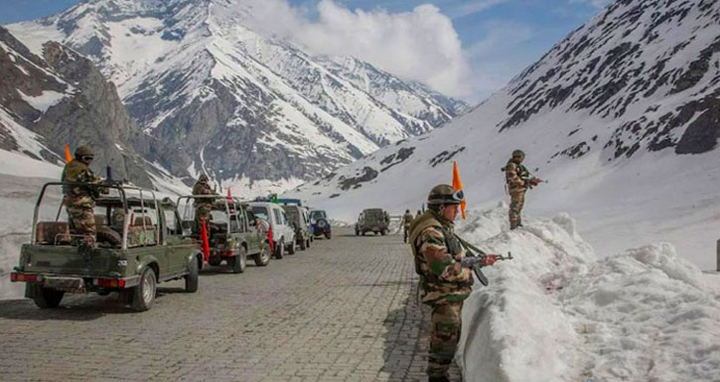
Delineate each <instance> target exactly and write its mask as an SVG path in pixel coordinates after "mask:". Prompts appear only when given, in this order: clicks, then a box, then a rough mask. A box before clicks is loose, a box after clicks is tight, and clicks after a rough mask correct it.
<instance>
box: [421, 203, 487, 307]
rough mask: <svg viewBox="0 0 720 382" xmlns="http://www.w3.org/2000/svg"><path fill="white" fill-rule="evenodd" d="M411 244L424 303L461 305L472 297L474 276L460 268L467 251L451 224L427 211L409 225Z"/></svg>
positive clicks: (467, 270)
mask: <svg viewBox="0 0 720 382" xmlns="http://www.w3.org/2000/svg"><path fill="white" fill-rule="evenodd" d="M410 243H411V246H412V252H413V256H414V258H415V271H416V272H417V273H418V275H419V276H420V283H421V285H422V288H423V297H422V300H423V302H424V303H426V304H429V305H439V304H443V303H448V302H458V301H463V300H465V299H466V298H467V297H468V296H469V295H470V292H471V291H472V283H473V276H472V273H471V271H470V270H469V269H466V268H462V267H461V266H460V261H462V259H463V258H464V257H465V249H464V248H463V247H462V245H461V244H460V242H459V241H458V240H457V238H456V237H455V233H454V229H453V224H452V222H449V221H447V220H446V219H443V218H442V217H440V216H438V215H437V214H435V213H434V212H432V211H427V212H425V213H424V214H422V215H420V217H418V218H417V219H415V220H414V221H413V222H412V224H411V225H410Z"/></svg>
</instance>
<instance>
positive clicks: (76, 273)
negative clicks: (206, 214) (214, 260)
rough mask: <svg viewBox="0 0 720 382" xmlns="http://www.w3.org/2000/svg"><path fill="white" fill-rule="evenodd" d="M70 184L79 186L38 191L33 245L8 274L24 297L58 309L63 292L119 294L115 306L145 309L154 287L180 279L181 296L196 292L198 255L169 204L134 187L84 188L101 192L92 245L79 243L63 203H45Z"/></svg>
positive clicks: (25, 247) (24, 249) (51, 185)
mask: <svg viewBox="0 0 720 382" xmlns="http://www.w3.org/2000/svg"><path fill="white" fill-rule="evenodd" d="M72 185H78V184H72V183H47V184H45V185H44V186H43V188H42V191H41V192H40V196H39V197H38V200H37V203H36V205H35V212H34V215H33V230H32V238H31V242H30V244H25V245H23V246H22V249H21V253H20V261H19V265H18V266H17V267H16V268H15V270H14V272H12V273H11V280H12V281H13V282H26V283H27V287H26V297H30V298H32V299H33V300H34V301H35V304H36V305H37V306H38V307H40V308H56V307H57V306H58V305H59V304H60V301H61V300H62V298H63V296H64V294H65V293H67V292H70V293H88V292H97V293H98V294H101V295H107V294H109V293H110V292H113V291H117V292H119V293H120V297H121V301H124V302H125V303H128V304H130V305H131V306H132V308H133V309H134V310H136V311H145V310H148V309H150V307H151V306H152V304H153V301H154V300H155V295H156V289H157V284H158V283H160V282H164V281H169V280H174V279H182V278H184V279H185V290H186V291H187V292H195V291H197V289H198V270H199V265H200V262H201V260H202V257H201V253H200V252H199V251H198V249H197V245H196V244H195V243H194V242H193V240H191V239H189V238H185V237H183V232H182V226H181V224H180V216H179V214H178V212H177V208H176V205H175V203H173V202H172V201H171V200H170V199H167V198H166V199H163V200H161V201H158V200H157V198H156V196H155V194H154V193H153V192H152V191H148V190H142V189H139V188H135V187H130V186H123V185H102V186H91V185H86V184H83V185H82V186H84V187H99V188H100V187H102V188H103V189H104V190H107V192H106V195H102V196H100V197H99V198H97V200H96V207H95V224H96V229H97V239H96V242H95V244H94V245H84V244H80V242H81V241H82V240H83V237H82V235H80V236H79V237H78V236H77V235H71V234H70V229H69V224H68V222H67V219H66V216H67V214H66V213H63V211H62V210H63V209H64V205H63V203H60V205H59V206H58V207H57V208H52V210H50V211H49V210H48V206H47V205H44V204H43V200H44V199H43V197H44V196H45V195H46V194H47V193H48V189H49V188H60V187H68V186H72ZM97 194H98V195H99V194H100V193H99V192H98V193H97ZM48 199H49V200H50V198H48ZM48 203H50V202H48ZM55 211H56V212H55ZM41 218H42V219H43V220H42V221H41ZM73 236H75V237H73ZM76 244H77V245H76Z"/></svg>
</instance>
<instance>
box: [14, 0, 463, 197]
mask: <svg viewBox="0 0 720 382" xmlns="http://www.w3.org/2000/svg"><path fill="white" fill-rule="evenodd" d="M255 5H256V4H255V0H168V1H158V0H122V1H121V0H89V1H86V2H83V3H80V4H79V5H77V6H75V7H73V8H71V9H69V10H67V11H65V12H63V13H61V14H59V15H56V16H53V17H50V18H46V19H42V20H37V21H32V22H26V23H20V24H14V25H9V26H8V28H9V29H10V30H11V31H13V32H14V33H15V34H16V35H17V36H18V37H19V38H20V39H21V40H22V41H24V42H26V43H27V44H29V45H30V46H31V48H32V49H34V50H37V49H38V48H39V46H40V44H41V43H43V42H44V41H47V40H56V41H60V42H62V43H63V44H65V45H68V46H70V47H72V48H73V49H75V50H77V51H78V52H80V53H81V54H83V55H86V56H87V57H90V58H91V59H92V60H94V61H95V63H96V64H97V65H98V66H99V67H100V68H101V69H102V71H103V73H104V74H105V75H106V76H107V77H109V78H110V79H111V80H112V81H113V82H114V83H115V84H116V85H117V86H118V90H119V92H120V94H121V96H122V98H123V101H124V102H125V104H126V105H127V107H128V110H129V111H130V114H131V115H132V116H133V117H134V118H135V119H136V120H137V121H138V123H139V125H140V127H141V128H142V129H143V130H144V131H145V132H146V133H148V134H150V135H151V136H152V137H154V138H156V139H157V140H158V141H159V142H162V144H161V145H153V146H152V147H151V153H150V159H151V160H153V161H156V162H157V163H159V164H160V165H162V166H164V167H165V168H167V169H168V171H170V172H171V173H172V174H173V175H176V176H179V177H183V176H195V175H196V174H197V172H199V171H207V172H210V173H211V175H213V176H214V177H215V178H216V179H218V180H221V181H224V182H225V185H227V184H228V183H230V184H236V185H244V186H249V185H252V184H254V183H258V184H265V185H267V186H273V185H274V186H275V187H283V186H284V185H287V184H298V183H299V182H300V181H301V180H303V179H311V178H313V177H317V176H322V175H326V174H327V173H329V172H330V171H331V170H332V169H334V168H336V167H338V166H339V165H342V164H347V163H350V162H352V161H353V160H355V159H357V158H360V157H361V156H363V155H366V154H368V153H371V152H373V151H375V150H376V149H378V148H379V147H382V146H385V145H387V144H390V143H394V142H396V141H399V140H401V139H405V138H407V137H411V136H414V135H419V134H422V133H426V132H428V131H431V130H432V129H433V128H435V127H438V126H440V125H441V124H443V123H445V122H447V121H449V120H450V119H452V118H453V117H455V116H456V115H458V114H459V113H461V112H463V111H464V109H465V104H463V103H462V102H459V101H455V100H453V99H450V98H447V97H444V96H442V95H440V94H438V93H436V92H433V91H431V90H430V89H428V88H427V87H425V86H422V85H420V84H417V83H411V82H406V81H402V80H400V79H398V78H396V77H394V76H393V75H391V74H389V73H386V72H383V71H381V70H379V69H377V68H375V67H373V66H372V65H370V64H367V63H364V62H360V61H358V60H356V59H353V58H342V57H315V56H312V55H310V54H308V53H306V52H304V51H303V49H302V47H300V46H298V45H296V44H294V43H292V42H290V41H287V40H286V39H280V38H277V37H274V36H269V35H267V33H259V32H257V31H256V30H255V29H254V28H253V26H254V25H256V24H257V20H255V19H254V17H255V16H254V13H253V12H254V6H255ZM263 182H264V183H263ZM271 188H272V187H271ZM238 191H239V190H238Z"/></svg>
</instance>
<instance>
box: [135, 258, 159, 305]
mask: <svg viewBox="0 0 720 382" xmlns="http://www.w3.org/2000/svg"><path fill="white" fill-rule="evenodd" d="M156 293H157V277H155V271H154V270H153V269H152V268H150V267H146V268H145V270H143V272H142V276H140V284H138V285H136V286H135V287H133V294H132V303H131V305H132V309H133V310H134V311H136V312H144V311H147V310H149V309H150V308H151V307H152V304H153V302H154V301H155V294H156Z"/></svg>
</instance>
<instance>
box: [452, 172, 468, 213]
mask: <svg viewBox="0 0 720 382" xmlns="http://www.w3.org/2000/svg"><path fill="white" fill-rule="evenodd" d="M452 185H453V188H454V189H455V190H456V191H460V190H462V189H463V185H462V181H461V180H460V170H458V164H457V161H453V180H452ZM465 207H467V201H463V202H462V203H460V212H461V213H462V219H463V220H465V219H466V216H465Z"/></svg>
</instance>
